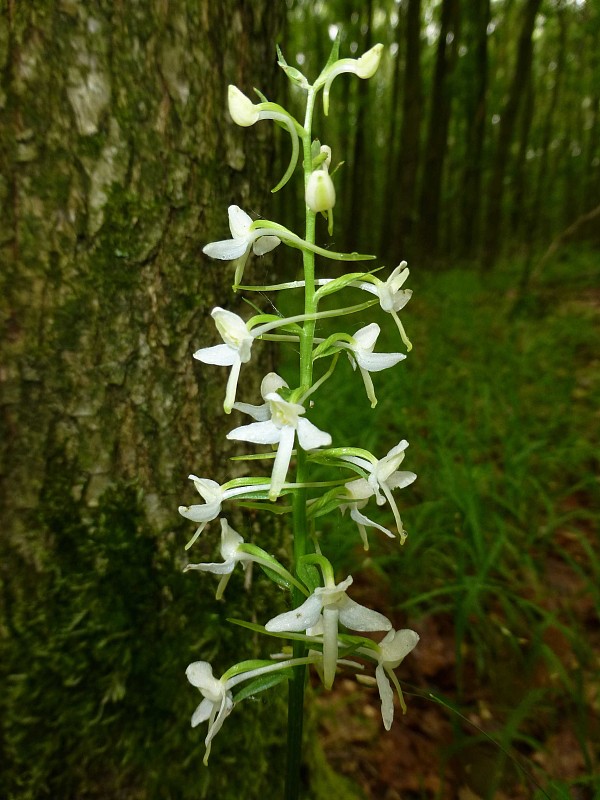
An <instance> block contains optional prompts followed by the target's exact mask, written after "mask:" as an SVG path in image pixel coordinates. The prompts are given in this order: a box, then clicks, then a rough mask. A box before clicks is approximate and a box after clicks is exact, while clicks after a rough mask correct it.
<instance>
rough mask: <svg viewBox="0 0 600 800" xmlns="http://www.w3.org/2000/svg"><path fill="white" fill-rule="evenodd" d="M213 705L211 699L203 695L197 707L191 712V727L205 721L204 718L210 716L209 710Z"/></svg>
mask: <svg viewBox="0 0 600 800" xmlns="http://www.w3.org/2000/svg"><path fill="white" fill-rule="evenodd" d="M213 706H214V703H213V701H212V700H209V699H208V697H205V698H204V699H203V700H202V702H201V703H200V705H199V706H198V708H197V709H196V710H195V711H194V713H193V714H192V728H195V727H196V726H197V725H200V723H201V722H206V720H207V719H208V718H209V717H210V712H211V711H212V710H213Z"/></svg>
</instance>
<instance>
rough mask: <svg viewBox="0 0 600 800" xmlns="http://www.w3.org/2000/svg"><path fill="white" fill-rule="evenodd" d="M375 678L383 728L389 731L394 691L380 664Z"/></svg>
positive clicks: (392, 719) (392, 714)
mask: <svg viewBox="0 0 600 800" xmlns="http://www.w3.org/2000/svg"><path fill="white" fill-rule="evenodd" d="M375 678H376V680H377V688H378V689H379V697H380V698H381V717H382V719H383V727H384V728H385V729H386V731H389V730H390V729H391V727H392V722H393V721H394V691H393V689H392V685H391V683H390V681H389V678H388V676H387V675H386V674H385V669H384V668H383V666H382V665H381V664H379V665H378V666H377V668H376V669H375Z"/></svg>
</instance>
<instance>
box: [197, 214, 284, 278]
mask: <svg viewBox="0 0 600 800" xmlns="http://www.w3.org/2000/svg"><path fill="white" fill-rule="evenodd" d="M227 213H228V215H229V229H230V230H231V236H232V237H233V238H231V239H222V240H221V241H219V242H211V243H210V244H207V245H206V246H205V247H204V248H203V250H202V252H203V253H205V254H206V255H207V256H210V258H218V259H220V260H221V261H234V260H235V259H238V258H239V259H241V260H240V263H239V264H238V266H237V267H236V270H235V278H234V283H235V285H237V284H239V283H240V281H241V279H242V275H243V273H244V267H245V265H246V261H247V259H248V254H249V253H250V250H251V249H252V251H253V252H254V254H255V255H257V256H264V255H265V253H269V252H270V251H271V250H273V249H274V248H275V247H277V245H278V244H281V239H279V237H277V236H273V233H272V231H270V230H269V229H263V228H261V227H260V222H259V223H258V224H257V223H255V222H253V221H252V218H251V217H250V216H249V215H248V214H246V212H245V211H242V209H241V208H240V207H239V206H234V205H232V206H229V208H228V209H227Z"/></svg>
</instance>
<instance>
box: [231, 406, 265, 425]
mask: <svg viewBox="0 0 600 800" xmlns="http://www.w3.org/2000/svg"><path fill="white" fill-rule="evenodd" d="M233 407H234V408H235V410H236V411H241V412H242V414H248V416H249V417H252V419H256V420H258V421H259V422H266V420H268V419H269V416H270V414H271V410H270V408H269V406H268V404H267V403H263V404H262V405H260V406H254V405H252V404H251V403H234V404H233Z"/></svg>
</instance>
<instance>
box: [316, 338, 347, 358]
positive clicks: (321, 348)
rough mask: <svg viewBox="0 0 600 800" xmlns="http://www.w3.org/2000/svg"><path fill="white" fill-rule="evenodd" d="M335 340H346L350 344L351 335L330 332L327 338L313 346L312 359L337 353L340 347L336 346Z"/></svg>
mask: <svg viewBox="0 0 600 800" xmlns="http://www.w3.org/2000/svg"><path fill="white" fill-rule="evenodd" d="M336 342H348V344H351V343H352V336H350V334H349V333H332V334H331V336H328V337H327V339H325V340H324V341H323V342H321V343H320V344H319V345H318V346H317V347H315V349H314V350H313V354H312V358H313V361H316V360H317V359H318V358H325V357H326V356H332V355H333V354H334V353H338V352H339V351H340V349H342V348H340V347H336V346H335V345H336Z"/></svg>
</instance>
